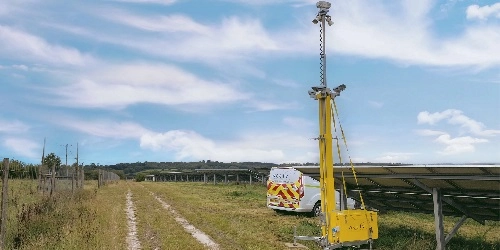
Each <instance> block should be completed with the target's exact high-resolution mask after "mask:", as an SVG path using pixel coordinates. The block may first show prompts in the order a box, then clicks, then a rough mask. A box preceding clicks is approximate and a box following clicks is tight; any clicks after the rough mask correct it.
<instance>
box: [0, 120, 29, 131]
mask: <svg viewBox="0 0 500 250" xmlns="http://www.w3.org/2000/svg"><path fill="white" fill-rule="evenodd" d="M29 128H30V127H29V126H28V125H26V124H24V123H23V122H20V121H17V120H14V121H5V120H0V133H1V132H3V133H19V132H26V131H28V130H29Z"/></svg>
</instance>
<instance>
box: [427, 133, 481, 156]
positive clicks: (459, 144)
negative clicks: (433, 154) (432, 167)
mask: <svg viewBox="0 0 500 250" xmlns="http://www.w3.org/2000/svg"><path fill="white" fill-rule="evenodd" d="M435 141H436V142H438V143H441V144H444V145H446V147H445V148H444V150H443V151H440V152H439V153H440V154H443V155H454V154H461V153H471V152H474V151H475V147H474V144H477V143H485V142H488V140H486V139H480V138H472V137H470V136H464V137H456V138H451V136H450V135H449V134H443V135H440V136H439V137H438V138H436V140H435Z"/></svg>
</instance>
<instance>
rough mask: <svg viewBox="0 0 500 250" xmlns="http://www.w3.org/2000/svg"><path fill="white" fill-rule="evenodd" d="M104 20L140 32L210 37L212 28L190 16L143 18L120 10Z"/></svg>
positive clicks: (107, 14)
mask: <svg viewBox="0 0 500 250" xmlns="http://www.w3.org/2000/svg"><path fill="white" fill-rule="evenodd" d="M103 17H104V18H107V19H110V20H112V21H115V22H118V23H121V24H124V25H128V26H131V27H134V28H137V29H140V30H146V31H154V32H188V33H197V34H204V35H210V33H211V32H213V30H212V28H210V27H208V26H205V25H202V24H200V23H197V22H195V21H194V20H193V19H191V18H190V17H188V16H185V15H180V14H175V15H170V16H156V17H150V16H148V17H141V16H136V15H132V14H130V13H126V12H123V11H120V10H113V11H106V13H105V14H103Z"/></svg>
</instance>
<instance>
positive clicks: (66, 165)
mask: <svg viewBox="0 0 500 250" xmlns="http://www.w3.org/2000/svg"><path fill="white" fill-rule="evenodd" d="M61 146H64V147H65V148H66V164H65V165H64V166H65V167H66V177H67V176H68V146H73V145H70V144H67V143H66V145H61Z"/></svg>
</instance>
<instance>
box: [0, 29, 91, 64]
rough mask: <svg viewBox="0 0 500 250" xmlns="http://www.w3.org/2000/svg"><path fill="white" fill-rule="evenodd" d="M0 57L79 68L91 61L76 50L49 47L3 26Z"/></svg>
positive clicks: (41, 41)
mask: <svg viewBox="0 0 500 250" xmlns="http://www.w3.org/2000/svg"><path fill="white" fill-rule="evenodd" d="M0 55H2V57H4V58H5V57H7V58H9V57H10V58H15V59H16V60H19V59H23V60H28V61H34V62H36V63H39V62H40V61H41V62H46V63H51V64H54V65H77V66H81V65H85V64H87V63H90V62H92V61H93V59H92V58H91V57H90V56H87V55H84V54H82V53H80V52H79V51H78V50H77V49H74V48H67V47H63V46H58V45H51V44H49V43H48V42H46V41H45V40H44V39H42V38H40V37H37V36H34V35H31V34H29V33H26V32H23V31H20V30H16V29H13V28H11V27H8V26H4V25H0Z"/></svg>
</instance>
